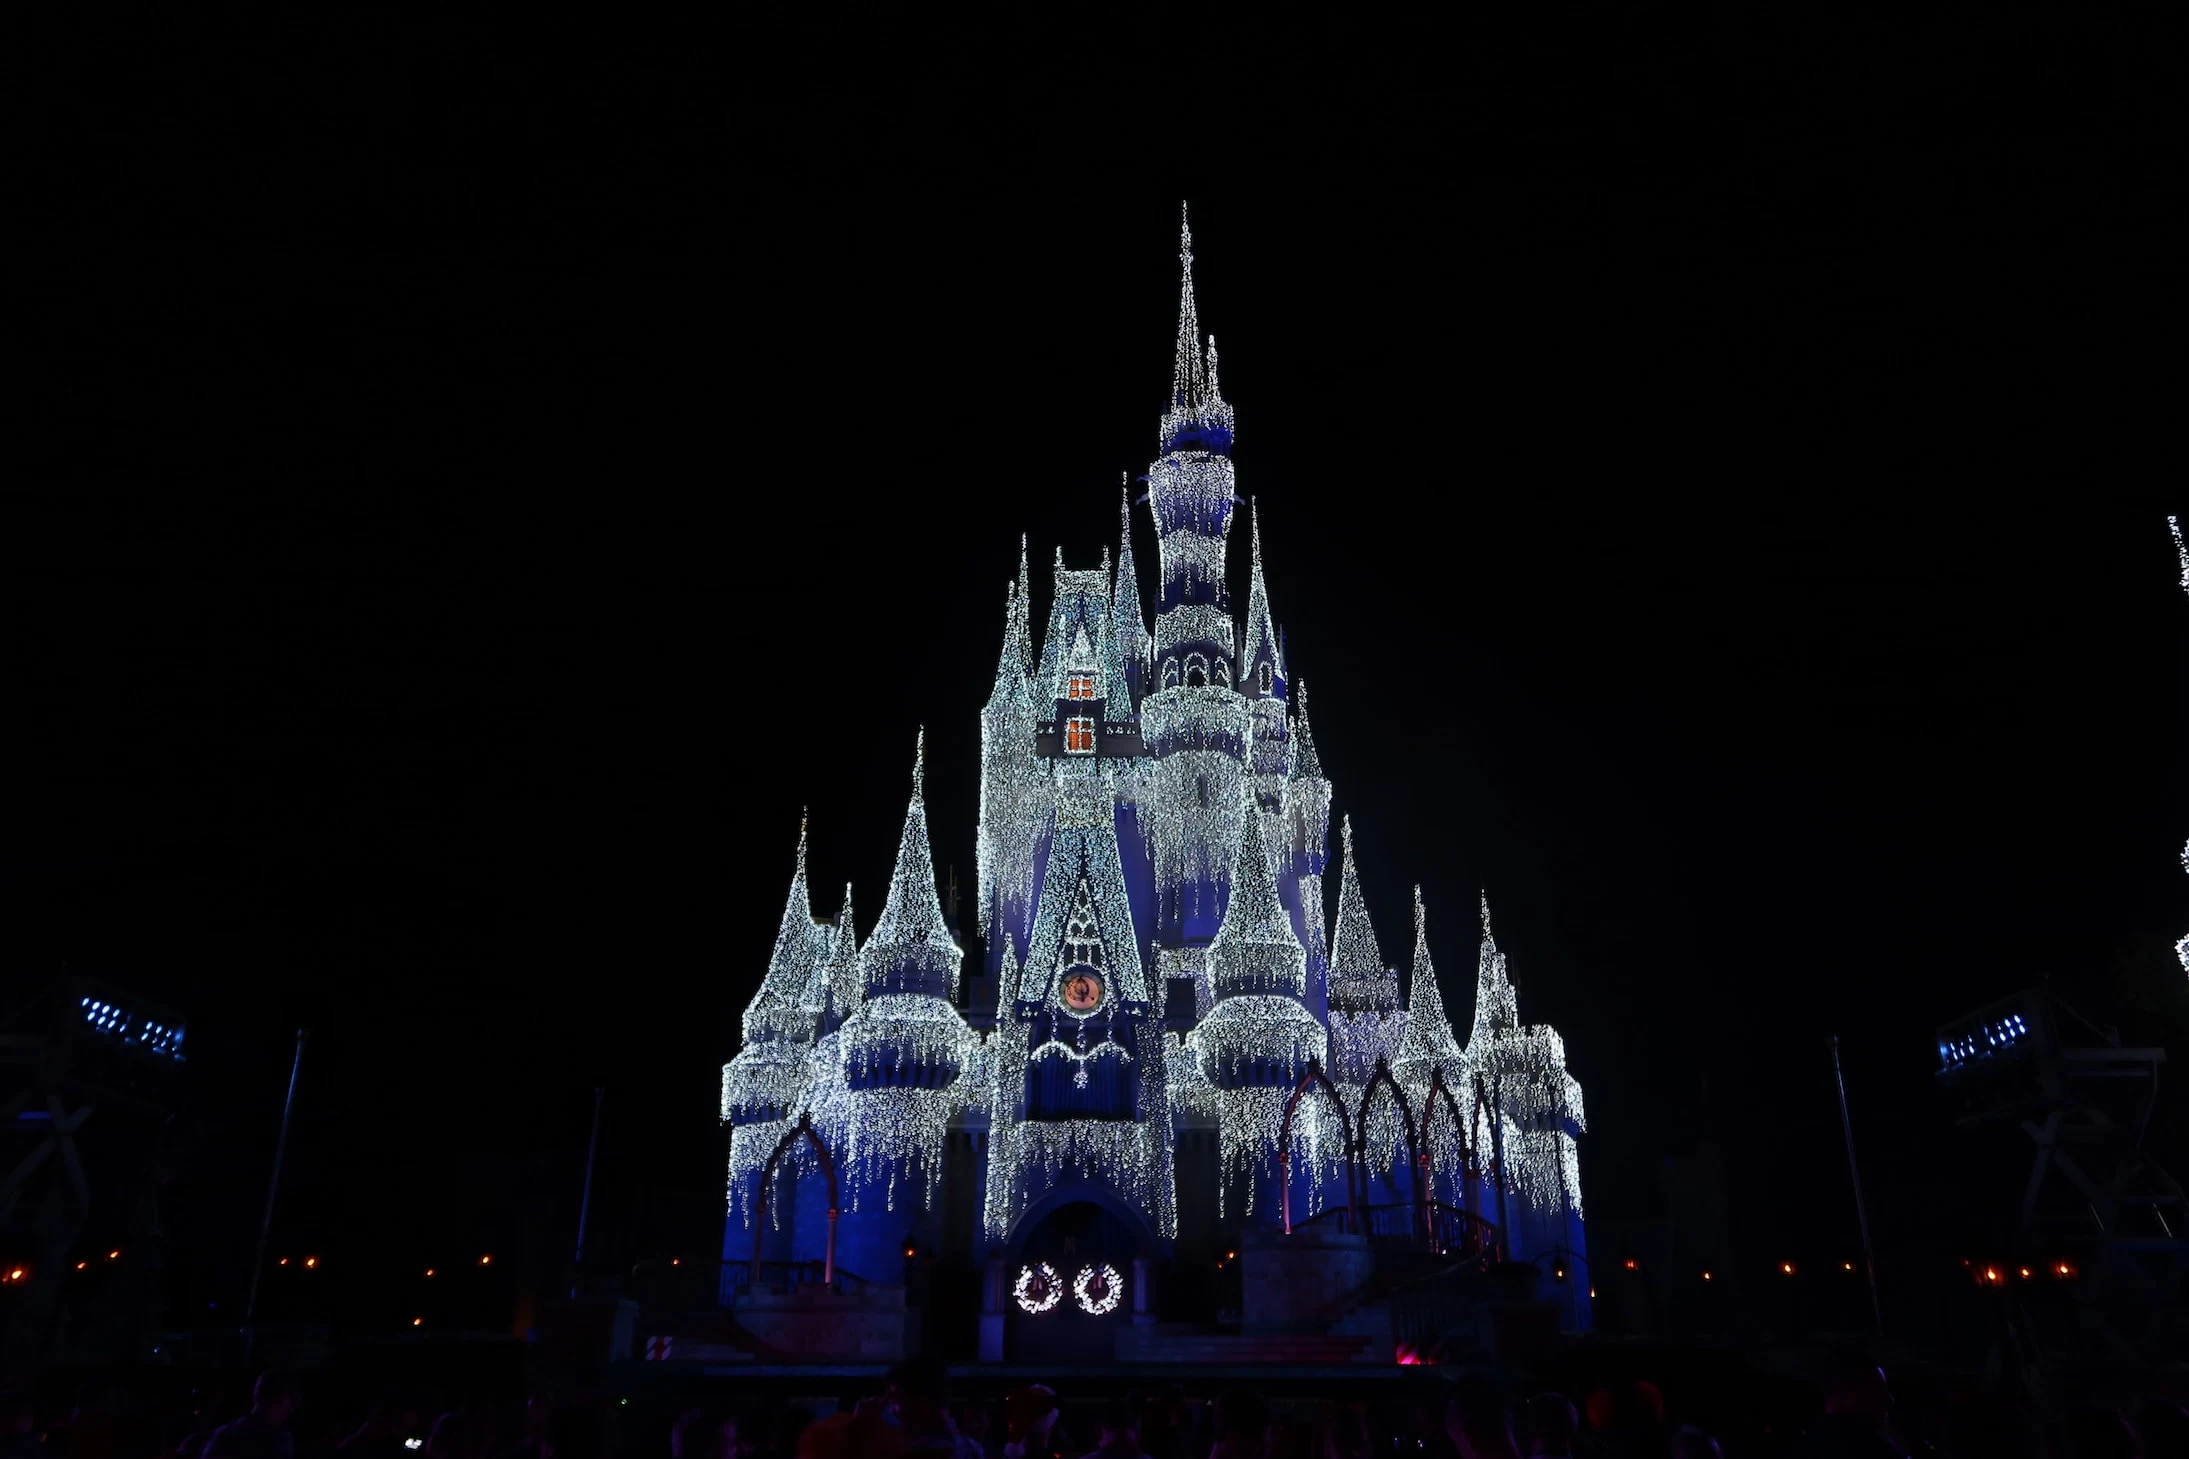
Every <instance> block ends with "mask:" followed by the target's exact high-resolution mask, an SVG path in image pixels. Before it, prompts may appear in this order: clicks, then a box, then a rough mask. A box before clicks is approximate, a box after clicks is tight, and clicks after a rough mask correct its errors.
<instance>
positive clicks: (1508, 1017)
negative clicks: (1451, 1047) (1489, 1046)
mask: <svg viewBox="0 0 2189 1459" xmlns="http://www.w3.org/2000/svg"><path fill="white" fill-rule="evenodd" d="M1518 1027H1520V1000H1519V998H1518V997H1516V996H1515V995H1514V993H1513V985H1512V979H1511V978H1510V977H1508V976H1507V975H1506V972H1505V954H1503V953H1501V952H1499V951H1498V950H1497V939H1496V937H1494V936H1492V935H1491V933H1490V894H1489V893H1488V892H1484V893H1483V894H1482V955H1481V958H1480V960H1479V961H1478V963H1477V964H1476V967H1475V1026H1474V1031H1473V1032H1472V1033H1470V1034H1468V1036H1467V1047H1469V1048H1470V1049H1471V1048H1473V1047H1474V1046H1475V1042H1476V1040H1478V1039H1484V1038H1485V1037H1486V1036H1488V1037H1494V1036H1496V1035H1497V1034H1501V1033H1509V1032H1511V1031H1512V1030H1514V1029H1516V1028H1518Z"/></svg>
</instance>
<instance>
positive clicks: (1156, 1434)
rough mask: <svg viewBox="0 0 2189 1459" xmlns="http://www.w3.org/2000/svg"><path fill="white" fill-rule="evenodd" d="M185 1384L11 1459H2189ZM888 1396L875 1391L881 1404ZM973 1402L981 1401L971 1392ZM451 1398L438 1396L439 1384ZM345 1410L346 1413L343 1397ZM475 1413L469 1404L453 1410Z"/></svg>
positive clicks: (1049, 1390)
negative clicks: (1399, 1457) (1531, 1458)
mask: <svg viewBox="0 0 2189 1459" xmlns="http://www.w3.org/2000/svg"><path fill="white" fill-rule="evenodd" d="M187 1381H188V1380H187V1379H186V1378H180V1377H178V1376H177V1375H175V1374H172V1373H168V1374H146V1375H140V1376H139V1377H138V1378H136V1379H130V1378H127V1377H119V1378H111V1379H105V1380H94V1381H92V1382H90V1383H88V1384H87V1385H84V1386H81V1387H79V1388H78V1390H77V1391H75V1392H74V1393H71V1394H67V1395H65V1396H55V1395H52V1394H49V1393H47V1392H45V1391H39V1392H37V1393H28V1392H13V1393H6V1394H0V1459H663V1456H664V1451H666V1459H1089V1456H1103V1459H1382V1456H1390V1455H1409V1456H1419V1459H1527V1456H1543V1459H1743V1456H1750V1455H1754V1456H1785V1459H1894V1456H1902V1459H1917V1456H1924V1459H2137V1456H2161V1455H2177V1454H2189V1369H2181V1368H2177V1369H2175V1370H2170V1371H2169V1372H2166V1373H2162V1374H2161V1375H2160V1377H2159V1379H2158V1380H2157V1381H2156V1382H2154V1383H2152V1384H2150V1385H2148V1386H2147V1388H2146V1390H2145V1391H2143V1392H2141V1393H2139V1394H2137V1395H2135V1396H2134V1397H2133V1398H2132V1399H2130V1400H2128V1401H2126V1402H2122V1403H2118V1404H2093V1403H2079V1404H2077V1403H2062V1404H2056V1405H2053V1406H2052V1407H2051V1408H2050V1409H2049V1410H2045V1409H2042V1408H2040V1407H2038V1406H2033V1405H2031V1404H2029V1403H2028V1402H2026V1401H2023V1395H2017V1394H2012V1393H2008V1392H2004V1391H1995V1390H1992V1389H1986V1388H1983V1387H1981V1386H1977V1387H1966V1388H1956V1387H1953V1386H1951V1385H1936V1384H1934V1385H1930V1386H1928V1387H1926V1388H1924V1390H1923V1392H1922V1394H1921V1396H1920V1397H1919V1398H1918V1400H1917V1401H1916V1402H1914V1403H1912V1404H1911V1403H1907V1402H1904V1401H1902V1399H1901V1397H1900V1396H1899V1395H1898V1394H1896V1392H1895V1387H1894V1384H1893V1383H1892V1382H1891V1381H1890V1380H1889V1379H1888V1377H1887V1375H1886V1374H1885V1373H1884V1372H1883V1371H1882V1370H1880V1369H1879V1368H1878V1367H1877V1366H1876V1365H1875V1364H1874V1363H1873V1362H1870V1361H1868V1360H1867V1359H1863V1358H1859V1357H1849V1358H1847V1359H1844V1360H1842V1361H1840V1362H1838V1363H1837V1364H1836V1365H1835V1366H1834V1367H1833V1368H1832V1370H1831V1371H1830V1372H1829V1374H1828V1375H1827V1376H1826V1378H1825V1380H1824V1381H1823V1382H1822V1383H1821V1384H1820V1385H1819V1386H1818V1390H1817V1392H1816V1393H1815V1394H1814V1402H1813V1404H1811V1405H1810V1407H1809V1410H1808V1411H1807V1412H1806V1413H1803V1414H1801V1415H1799V1416H1798V1417H1797V1418H1796V1420H1795V1421H1794V1422H1791V1423H1788V1424H1785V1425H1783V1426H1779V1425H1764V1426H1762V1427H1760V1428H1758V1427H1755V1426H1751V1427H1750V1429H1749V1431H1747V1432H1744V1433H1742V1434H1741V1435H1739V1436H1738V1437H1737V1438H1736V1437H1734V1436H1731V1435H1726V1436H1723V1437H1721V1436H1720V1435H1717V1434H1713V1433H1712V1432H1710V1431H1709V1430H1708V1429H1707V1428H1706V1427H1705V1426H1703V1425H1701V1424H1699V1423H1697V1422H1695V1421H1693V1419H1692V1417H1691V1416H1689V1415H1685V1414H1682V1413H1681V1412H1679V1411H1677V1409H1676V1407H1675V1406H1674V1405H1671V1404H1668V1402H1667V1400H1666V1398H1665V1395H1664V1393H1663V1392H1662V1391H1660V1389H1659V1388H1658V1387H1657V1386H1656V1385H1655V1384H1652V1383H1649V1382H1645V1381H1627V1382H1621V1383H1614V1384H1610V1385H1607V1386H1604V1387H1601V1388H1596V1389H1593V1390H1591V1391H1586V1392H1581V1393H1577V1394H1567V1393H1562V1392H1557V1391H1549V1390H1540V1389H1539V1390H1535V1391H1530V1390H1528V1389H1526V1388H1524V1387H1516V1386H1515V1385H1513V1384H1511V1383H1508V1382H1500V1381H1497V1380H1495V1379H1492V1378H1490V1377H1487V1376H1482V1375H1468V1376H1460V1377H1457V1378H1455V1379H1453V1380H1451V1381H1449V1382H1443V1383H1430V1384H1415V1385H1410V1386H1409V1387H1408V1388H1407V1389H1406V1390H1405V1391H1404V1394H1403V1396H1398V1397H1392V1396H1388V1389H1387V1388H1377V1387H1376V1386H1375V1385H1366V1384H1364V1385H1361V1396H1358V1397H1333V1398H1311V1397H1306V1396H1302V1395H1299V1394H1288V1393H1285V1392H1284V1391H1283V1385H1282V1384H1281V1383H1270V1384H1266V1385H1262V1386H1252V1385H1242V1386H1232V1387H1227V1388H1224V1389H1222V1390H1220V1391H1215V1392H1210V1393H1196V1392H1193V1391H1190V1388H1189V1387H1188V1386H1187V1385H1176V1384H1174V1385H1157V1386H1153V1387H1147V1388H1143V1389H1141V1390H1138V1391H1134V1392H1130V1393H1126V1394H1122V1395H1121V1394H1117V1393H1109V1394H1098V1393H1089V1394H1086V1395H1075V1394H1073V1393H1072V1392H1071V1391H1070V1388H1069V1386H1068V1385H1066V1384H1062V1383H1059V1384H1055V1385H1051V1384H1045V1383H1027V1384H1023V1385H1021V1386H1019V1387H1016V1388H1014V1389H1011V1390H1010V1391H1008V1392H1006V1393H1004V1394H1003V1395H1002V1396H1001V1397H1000V1399H998V1398H995V1397H992V1396H973V1395H971V1394H957V1393H954V1392H953V1385H952V1382H951V1375H950V1371H949V1368H948V1366H947V1365H946V1364H944V1363H943V1362H941V1361H940V1360H938V1359H933V1358H912V1359H908V1360H906V1361H904V1362H902V1363H899V1364H897V1365H896V1366H895V1367H893V1368H891V1369H890V1370H889V1372H888V1373H887V1375H886V1377H885V1378H884V1379H883V1381H882V1382H881V1384H880V1385H879V1389H878V1391H866V1392H861V1393H847V1394H846V1395H845V1397H844V1398H843V1400H842V1401H841V1402H840V1403H815V1402H813V1401H811V1400H802V1401H795V1402H794V1401H792V1400H789V1399H774V1400H760V1401H732V1402H727V1403H722V1404H709V1403H686V1404H676V1403H670V1404H664V1403H662V1402H660V1401H657V1400H654V1399H642V1400H641V1401H640V1402H639V1403H638V1404H637V1406H635V1407H634V1405H633V1400H632V1399H631V1398H629V1397H627V1396H626V1397H609V1396H604V1395H600V1394H592V1395H587V1394H583V1393H579V1394H565V1395H560V1396H556V1397H552V1398H550V1397H548V1396H546V1395H544V1394H534V1395H531V1396H529V1397H526V1396H524V1395H522V1394H508V1393H491V1392H488V1393H481V1392H462V1393H451V1394H432V1393H430V1391H421V1390H417V1389H413V1390H409V1391H406V1392H404V1393H402V1394H389V1395H385V1396H380V1397H366V1398H364V1399H362V1400H360V1399H359V1398H358V1397H357V1396H356V1394H355V1392H354V1390H353V1389H351V1388H349V1387H348V1386H347V1385H345V1384H343V1383H342V1382H340V1381H339V1375H330V1374H328V1373H324V1372H313V1373H307V1374H301V1375H291V1374H286V1373H283V1372H279V1371H271V1372H267V1373H264V1374H261V1375H260V1376H259V1377H258V1378H257V1379H256V1381H255V1382H254V1383H253V1384H251V1385H250V1386H249V1387H248V1388H247V1389H246V1388H243V1387H241V1386H240V1385H239V1386H238V1387H237V1388H235V1389H232V1390H231V1389H225V1388H222V1387H220V1386H218V1385H215V1386H201V1387H195V1388H193V1387H188V1386H186V1385H187ZM864 1386H865V1387H867V1388H869V1389H872V1388H873V1386H874V1385H872V1383H871V1382H869V1383H868V1384H867V1385H864ZM967 1386H968V1387H970V1386H971V1385H967ZM429 1387H430V1386H429ZM322 1395H324V1396H322ZM451 1399H453V1401H451Z"/></svg>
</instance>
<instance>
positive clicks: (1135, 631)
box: [1110, 487, 1155, 711]
mask: <svg viewBox="0 0 2189 1459" xmlns="http://www.w3.org/2000/svg"><path fill="white" fill-rule="evenodd" d="M1122 495H1123V500H1122V501H1120V502H1119V503H1118V508H1117V518H1118V546H1117V583H1116V586H1115V587H1114V588H1112V589H1111V593H1110V620H1111V622H1113V623H1115V624H1116V625H1117V647H1118V652H1119V653H1121V654H1123V655H1124V658H1125V677H1126V679H1127V681H1128V683H1129V687H1130V688H1131V690H1132V707H1133V709H1134V710H1135V711H1137V710H1138V709H1139V708H1140V700H1141V698H1142V697H1143V696H1144V695H1146V694H1147V692H1148V690H1149V689H1150V688H1151V687H1153V686H1152V683H1151V680H1152V678H1153V674H1152V672H1151V661H1150V659H1149V654H1150V653H1151V652H1152V651H1153V649H1154V647H1155V640H1154V638H1153V637H1151V636H1150V635H1149V633H1148V620H1147V618H1146V617H1145V616H1144V614H1143V610H1142V608H1141V606H1140V574H1139V572H1138V570H1137V569H1136V568H1135V567H1134V566H1133V505H1132V502H1133V499H1132V489H1131V488H1130V487H1127V488H1126V489H1125V491H1124V492H1123V494H1122Z"/></svg>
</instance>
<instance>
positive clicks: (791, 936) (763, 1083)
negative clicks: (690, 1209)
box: [721, 816, 835, 1210]
mask: <svg viewBox="0 0 2189 1459" xmlns="http://www.w3.org/2000/svg"><path fill="white" fill-rule="evenodd" d="M834 940H835V937H834V931H833V929H831V928H829V927H827V926H826V925H823V924H817V923H816V922H815V921H814V920H813V904H812V901H811V899H810V897H809V896H808V895H807V891H806V823H805V818H804V817H803V816H801V817H800V818H799V822H798V860H797V868H796V870H795V871H793V872H792V874H791V881H790V894H789V896H787V897H786V898H784V902H783V917H782V921H781V922H780V924H779V925H778V926H777V928H776V933H775V947H774V950H773V951H772V952H770V953H769V955H768V968H767V971H766V972H765V973H764V974H762V976H761V979H760V990H759V991H758V992H757V993H755V994H754V995H753V999H752V1002H751V1003H749V1004H747V1005H746V1007H745V1016H744V1020H743V1026H744V1035H745V1038H744V1046H743V1047H742V1048H740V1049H739V1050H738V1051H737V1056H736V1057H735V1058H733V1059H731V1060H730V1062H729V1063H727V1064H725V1065H723V1066H722V1106H721V1113H722V1118H723V1119H724V1120H725V1121H727V1122H728V1123H729V1125H730V1127H731V1130H730V1154H731V1159H730V1191H729V1195H730V1205H731V1207H732V1209H733V1210H734V1209H738V1208H741V1207H744V1206H745V1205H746V1203H747V1202H749V1201H750V1200H751V1197H752V1190H751V1186H752V1178H753V1175H754V1173H755V1172H757V1171H758V1170H759V1168H760V1165H761V1163H762V1162H763V1161H765V1160H766V1159H767V1156H768V1152H769V1151H770V1150H772V1149H774V1148H775V1142H776V1141H777V1139H779V1138H780V1136H781V1132H782V1131H783V1130H784V1129H785V1128H787V1126H788V1122H789V1120H790V1119H791V1117H792V1115H793V1113H794V1112H795V1111H796V1110H797V1109H798V1107H799V1106H800V1105H801V1104H802V1103H803V1102H804V1100H805V1098H806V1095H807V1091H808V1089H809V1087H810V1084H811V1055H812V1052H813V1044H814V1040H815V1038H816V1036H817V1035H818V1033H819V1031H820V1030H819V1027H818V1025H819V1022H820V1017H821V1011H820V1009H819V1008H818V1007H816V1006H815V1003H814V998H815V994H816V992H817V988H816V981H815V974H816V972H817V971H819V970H820V969H821V968H822V967H823V966H824V965H825V963H826V962H827V959H828V954H829V952H830V950H831V948H832V946H833V944H834Z"/></svg>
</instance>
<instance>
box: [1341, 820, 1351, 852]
mask: <svg viewBox="0 0 2189 1459" xmlns="http://www.w3.org/2000/svg"><path fill="white" fill-rule="evenodd" d="M1338 836H1339V839H1341V840H1343V841H1344V842H1345V849H1346V850H1347V851H1351V850H1352V849H1353V813H1352V812H1351V811H1347V812H1346V813H1345V814H1344V815H1342V816H1340V817H1338Z"/></svg>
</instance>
